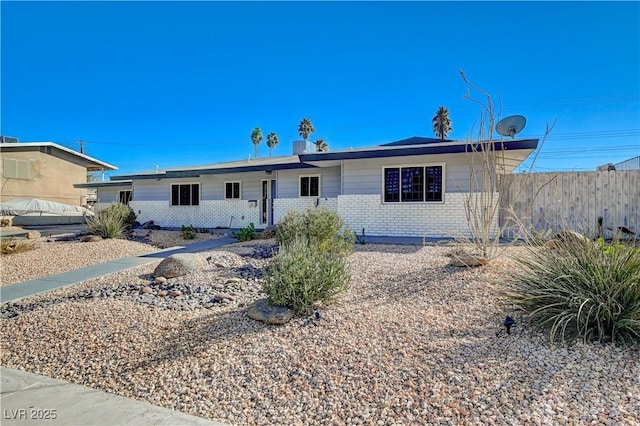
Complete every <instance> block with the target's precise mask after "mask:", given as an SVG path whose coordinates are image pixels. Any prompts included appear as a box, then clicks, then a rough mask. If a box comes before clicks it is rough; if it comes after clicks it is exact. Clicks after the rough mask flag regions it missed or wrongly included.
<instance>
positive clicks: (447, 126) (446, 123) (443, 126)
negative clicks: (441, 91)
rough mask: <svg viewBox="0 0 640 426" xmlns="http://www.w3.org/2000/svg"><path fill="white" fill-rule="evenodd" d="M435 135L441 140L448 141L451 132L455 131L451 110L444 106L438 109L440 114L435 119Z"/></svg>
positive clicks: (437, 113)
mask: <svg viewBox="0 0 640 426" xmlns="http://www.w3.org/2000/svg"><path fill="white" fill-rule="evenodd" d="M432 122H433V133H434V134H435V135H436V136H437V137H438V138H440V139H446V138H447V135H448V134H449V132H451V131H453V127H451V119H450V118H449V110H448V109H447V108H445V107H443V106H441V107H440V108H438V112H436V115H435V116H434V117H433V120H432Z"/></svg>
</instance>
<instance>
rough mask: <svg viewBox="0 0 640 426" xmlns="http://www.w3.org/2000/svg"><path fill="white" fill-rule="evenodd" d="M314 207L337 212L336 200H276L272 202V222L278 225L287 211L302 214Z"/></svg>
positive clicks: (306, 198)
mask: <svg viewBox="0 0 640 426" xmlns="http://www.w3.org/2000/svg"><path fill="white" fill-rule="evenodd" d="M316 200H317V201H316ZM316 203H317V204H316ZM316 205H318V206H321V207H326V208H328V209H329V210H333V211H337V209H338V199H337V198H315V197H300V198H276V199H275V200H273V220H274V221H275V223H278V222H280V221H281V220H282V218H284V217H285V215H286V214H287V212H288V211H289V210H295V211H298V212H300V213H303V212H304V211H305V210H307V209H308V208H310V207H316Z"/></svg>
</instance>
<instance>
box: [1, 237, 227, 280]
mask: <svg viewBox="0 0 640 426" xmlns="http://www.w3.org/2000/svg"><path fill="white" fill-rule="evenodd" d="M134 235H135V236H136V237H137V239H138V240H139V241H129V240H120V239H115V240H114V239H106V240H102V241H97V242H91V243H83V242H80V241H79V240H78V238H76V237H75V236H62V237H41V238H38V239H35V240H26V242H33V243H34V244H35V247H36V250H33V251H27V252H22V253H14V254H11V255H8V256H2V257H0V263H1V268H0V286H5V285H9V284H15V283H19V282H23V281H28V280H35V279H38V278H42V277H46V276H48V275H54V274H59V273H62V272H67V271H70V270H73V269H78V268H83V267H85V266H89V265H95V264H97V263H102V262H107V261H109V260H114V259H119V258H122V257H128V256H139V255H141V254H145V253H151V252H154V251H158V249H162V248H168V247H173V246H179V245H184V244H186V243H188V242H194V241H201V240H204V239H209V238H218V236H219V235H218V234H203V233H198V234H196V237H195V238H194V239H193V240H185V239H184V238H182V236H181V234H180V232H178V231H165V230H153V231H148V230H137V231H134ZM69 238H73V240H71V241H69V240H68V239H69Z"/></svg>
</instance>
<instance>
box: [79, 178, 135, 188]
mask: <svg viewBox="0 0 640 426" xmlns="http://www.w3.org/2000/svg"><path fill="white" fill-rule="evenodd" d="M132 184H133V181H132V180H130V179H128V180H127V179H125V180H115V181H114V180H111V181H106V182H86V183H74V184H73V187H74V188H80V189H86V188H105V187H112V186H131V185H132Z"/></svg>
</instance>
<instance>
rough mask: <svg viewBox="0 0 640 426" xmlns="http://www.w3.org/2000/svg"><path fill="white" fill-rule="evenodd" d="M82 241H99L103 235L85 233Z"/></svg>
mask: <svg viewBox="0 0 640 426" xmlns="http://www.w3.org/2000/svg"><path fill="white" fill-rule="evenodd" d="M80 241H82V242H83V243H95V242H97V241H102V237H101V236H100V235H85V236H84V237H82V238H80Z"/></svg>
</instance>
